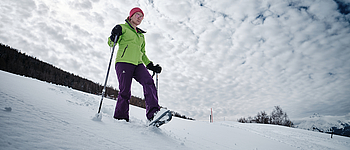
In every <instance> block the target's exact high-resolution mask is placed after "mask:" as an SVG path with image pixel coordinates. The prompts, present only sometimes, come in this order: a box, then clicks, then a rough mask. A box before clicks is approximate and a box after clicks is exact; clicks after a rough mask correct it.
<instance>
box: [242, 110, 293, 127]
mask: <svg viewBox="0 0 350 150" xmlns="http://www.w3.org/2000/svg"><path fill="white" fill-rule="evenodd" d="M237 121H238V122H241V123H261V124H274V125H282V126H288V127H293V125H294V124H293V122H292V121H290V120H289V118H288V115H287V113H286V112H283V110H282V108H281V107H280V106H275V108H274V110H273V111H272V112H271V115H268V114H267V113H266V112H265V111H261V112H258V114H257V115H256V116H254V117H250V116H249V117H248V118H244V117H243V118H239V119H238V120H237Z"/></svg>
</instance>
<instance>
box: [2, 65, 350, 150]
mask: <svg viewBox="0 0 350 150" xmlns="http://www.w3.org/2000/svg"><path fill="white" fill-rule="evenodd" d="M99 101H100V97H99V96H95V95H91V94H86V93H83V92H80V91H76V90H73V89H70V88H67V87H63V86H57V85H53V84H49V83H45V82H42V81H38V80H35V79H31V78H26V77H21V76H18V75H13V74H10V73H7V72H3V71H0V109H1V111H0V149H6V150H11V149H50V150H52V149H119V150H120V149H135V150H138V149H167V150H168V149H176V150H178V149H200V150H204V149H220V150H224V149H230V150H231V149H237V150H242V149H243V150H245V149H247V150H264V149H266V150H271V149H283V150H292V149H305V150H311V149H315V150H324V149H334V150H348V149H349V147H350V138H348V137H342V136H333V138H332V139H331V138H330V135H329V134H325V133H318V132H313V131H307V130H301V129H295V128H287V127H282V126H274V125H263V124H241V123H237V122H229V121H224V122H214V123H209V122H202V121H189V120H183V119H179V118H173V120H172V121H171V122H169V123H168V124H166V125H164V126H162V127H160V128H155V127H147V126H146V123H147V121H146V118H145V111H144V110H143V109H140V108H136V107H133V106H130V116H131V118H130V119H131V122H130V123H127V122H124V121H117V120H114V119H113V118H112V115H113V112H114V107H115V101H114V100H111V99H104V103H103V108H102V112H103V118H102V121H93V120H92V118H93V116H94V115H95V114H96V112H97V108H98V105H99ZM9 108H11V109H9Z"/></svg>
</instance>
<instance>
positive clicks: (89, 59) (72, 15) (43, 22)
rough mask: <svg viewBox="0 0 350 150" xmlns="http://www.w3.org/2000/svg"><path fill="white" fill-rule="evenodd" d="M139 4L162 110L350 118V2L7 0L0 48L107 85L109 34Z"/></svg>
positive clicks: (1, 7)
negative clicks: (159, 70) (159, 68)
mask: <svg viewBox="0 0 350 150" xmlns="http://www.w3.org/2000/svg"><path fill="white" fill-rule="evenodd" d="M136 6H137V7H140V8H141V9H142V10H143V11H144V13H145V18H144V20H143V22H142V24H141V25H140V26H139V27H140V28H141V29H144V30H146V31H147V33H146V34H145V36H146V52H147V55H148V57H149V58H150V59H151V60H152V61H153V62H154V63H156V64H160V65H161V66H162V67H163V71H162V73H161V74H160V75H159V96H160V98H159V102H160V104H161V105H162V106H166V107H168V108H170V109H172V110H175V111H177V112H179V113H181V114H184V115H186V116H188V117H192V118H195V119H197V120H207V119H208V118H209V114H210V108H213V110H214V117H215V119H216V120H223V119H224V118H225V120H236V119H237V118H240V117H248V116H254V115H256V114H257V112H259V111H263V110H264V111H266V112H268V113H270V112H271V111H272V109H273V107H274V106H277V105H279V106H281V107H282V109H283V110H284V111H286V112H287V113H288V115H289V117H290V118H291V119H292V120H293V119H297V118H302V117H307V116H310V115H312V114H313V113H319V114H321V115H331V116H344V115H347V116H348V117H349V118H350V0H215V1H209V0H176V1H175V0H174V1H162V0H148V1H146V0H125V1H115V0H51V1H46V0H15V1H14V0H2V2H1V4H0V12H1V13H0V20H1V22H0V42H1V43H3V44H6V45H10V46H11V47H13V48H16V49H19V50H21V51H22V52H24V53H26V54H28V55H31V56H34V57H37V58H38V59H40V60H43V61H45V62H48V63H50V64H53V65H54V66H57V67H59V68H61V69H63V70H66V71H69V72H71V73H73V74H76V75H79V76H81V77H84V78H87V79H90V80H92V81H94V82H98V83H101V84H102V83H103V82H104V80H105V75H106V70H107V66H108V61H109V57H110V55H111V51H110V48H109V47H108V45H107V38H108V36H109V35H110V31H111V29H112V28H113V27H114V26H115V25H116V24H120V23H124V20H125V18H126V17H127V16H128V13H129V11H130V9H131V8H133V7H136ZM113 60H114V59H113ZM108 84H109V85H111V86H113V87H118V82H117V80H116V74H115V70H114V66H113V70H112V71H111V75H110V78H109V81H108ZM132 94H133V95H135V96H138V97H143V93H142V87H141V86H140V85H139V84H138V83H137V82H133V87H132Z"/></svg>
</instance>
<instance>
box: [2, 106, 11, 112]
mask: <svg viewBox="0 0 350 150" xmlns="http://www.w3.org/2000/svg"><path fill="white" fill-rule="evenodd" d="M4 111H8V112H10V111H12V108H11V107H5V110H4Z"/></svg>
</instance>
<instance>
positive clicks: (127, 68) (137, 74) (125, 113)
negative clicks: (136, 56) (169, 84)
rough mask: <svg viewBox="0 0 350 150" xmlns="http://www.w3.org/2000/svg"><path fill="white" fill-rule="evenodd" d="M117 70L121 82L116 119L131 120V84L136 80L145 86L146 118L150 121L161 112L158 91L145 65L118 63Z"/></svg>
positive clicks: (115, 113)
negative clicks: (155, 114)
mask: <svg viewBox="0 0 350 150" xmlns="http://www.w3.org/2000/svg"><path fill="white" fill-rule="evenodd" d="M115 70H116V72H117V76H118V82H119V94H118V101H117V105H116V107H115V112H114V118H115V119H125V120H129V99H130V97H131V82H132V79H133V78H134V79H135V80H136V81H137V82H139V83H140V84H141V85H142V86H143V93H144V96H145V101H146V117H147V119H150V118H152V117H153V114H154V113H155V112H156V111H159V109H160V107H159V105H158V96H157V89H156V87H155V85H154V81H153V79H152V76H151V75H150V74H149V72H148V71H147V69H146V67H145V66H144V65H143V64H139V65H137V66H136V65H133V64H130V63H124V62H118V63H116V65H115Z"/></svg>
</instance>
